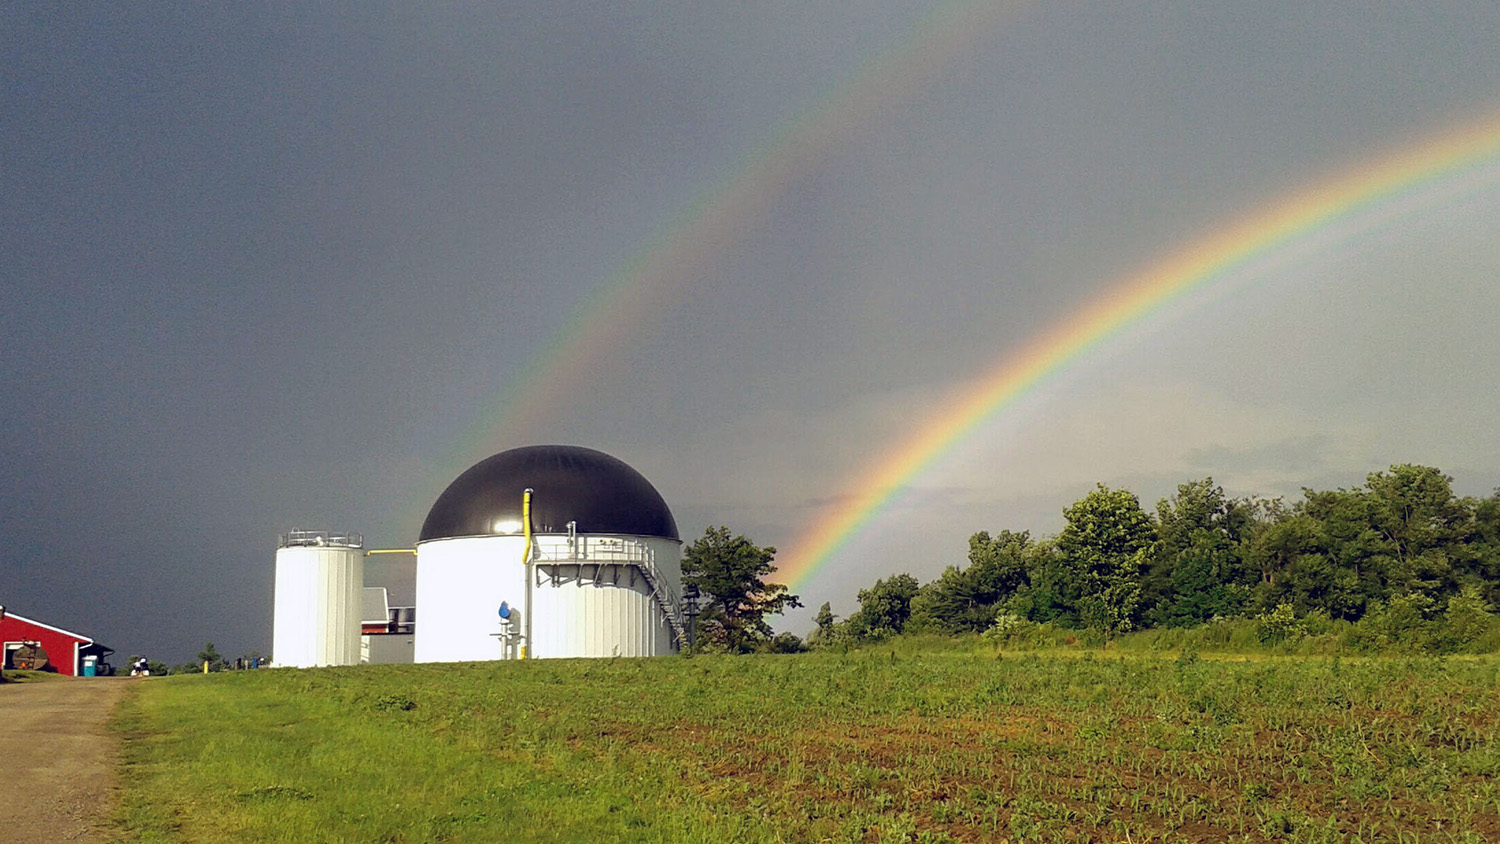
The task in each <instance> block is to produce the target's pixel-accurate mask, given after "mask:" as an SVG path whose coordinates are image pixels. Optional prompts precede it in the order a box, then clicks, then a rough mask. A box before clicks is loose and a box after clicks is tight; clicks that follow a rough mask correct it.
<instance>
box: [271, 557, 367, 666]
mask: <svg viewBox="0 0 1500 844" xmlns="http://www.w3.org/2000/svg"><path fill="white" fill-rule="evenodd" d="M363 547H364V542H363V540H362V539H361V538H360V536H359V535H358V534H349V533H333V532H329V531H307V530H294V531H292V532H290V533H288V534H285V535H284V536H282V537H281V542H280V543H279V547H278V548H277V549H276V599H275V618H274V623H273V627H272V636H271V659H272V661H273V663H274V664H275V665H278V666H287V667H292V668H312V667H315V666H325V665H358V664H359V645H360V613H361V611H362V609H363V605H362V601H361V598H362V592H363V588H364V551H363Z"/></svg>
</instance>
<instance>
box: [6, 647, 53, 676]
mask: <svg viewBox="0 0 1500 844" xmlns="http://www.w3.org/2000/svg"><path fill="white" fill-rule="evenodd" d="M10 664H11V667H12V668H14V669H16V670H17V671H43V670H45V669H46V668H47V652H46V651H45V650H43V649H42V645H41V643H40V642H22V643H21V647H19V648H16V649H15V650H13V651H11V652H10Z"/></svg>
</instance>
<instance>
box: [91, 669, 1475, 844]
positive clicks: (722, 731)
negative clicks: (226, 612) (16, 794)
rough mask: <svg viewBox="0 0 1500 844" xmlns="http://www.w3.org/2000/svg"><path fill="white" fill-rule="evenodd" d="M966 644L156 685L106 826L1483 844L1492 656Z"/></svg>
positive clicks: (265, 831) (174, 830)
mask: <svg viewBox="0 0 1500 844" xmlns="http://www.w3.org/2000/svg"><path fill="white" fill-rule="evenodd" d="M975 647H976V648H977V649H976V650H969V651H964V650H956V649H950V650H946V651H925V652H924V651H916V652H912V649H910V648H905V649H899V650H898V649H892V648H884V649H882V648H875V649H868V650H863V651H856V652H852V653H847V654H838V653H826V652H825V653H813V654H804V655H798V656H750V657H703V656H700V657H695V658H691V659H679V658H662V659H652V660H613V661H581V660H580V661H539V662H529V663H474V664H462V665H419V666H379V667H363V668H346V669H321V670H309V671H291V670H272V671H250V672H242V673H238V674H220V675H213V676H209V677H203V676H182V677H166V678H161V679H153V680H150V681H147V682H144V683H141V684H139V687H138V690H137V691H136V692H135V693H134V694H133V695H132V696H131V698H130V699H129V700H128V701H127V703H126V704H125V706H124V707H123V709H122V711H121V712H120V715H119V716H118V719H117V727H118V729H119V730H120V731H121V732H122V733H123V735H124V736H125V738H126V745H125V776H124V782H123V791H122V795H121V806H120V813H121V815H120V817H121V825H122V833H121V834H122V836H123V837H124V839H125V840H127V841H151V842H154V841H174V842H175V841H184V842H231V841H233V842H254V841H267V842H269V841H276V842H350V844H353V842H360V844H369V842H429V841H452V842H504V841H521V842H525V841H643V842H650V841H663V842H665V841H703V842H710V841H711V842H741V841H751V842H759V841H764V842H773V841H810V842H821V841H860V842H897V841H912V842H922V841H934V842H936V841H1005V840H1010V841H1130V842H1144V841H1195V842H1205V841H1308V842H1314V841H1316V842H1321V841H1341V842H1374V841H1392V842H1397V841H1399V842H1408V841H1409V842H1443V841H1476V842H1477V841H1496V840H1500V745H1497V743H1496V729H1497V724H1500V661H1496V660H1494V659H1489V658H1486V659H1471V660H1457V659H1450V660H1406V659H1370V660H1343V661H1337V660H1329V659H1300V660H1299V659H1284V658H1283V659H1259V660H1253V661H1247V660H1227V659H1226V660H1217V659H1209V658H1202V659H1199V658H1196V657H1191V656H1190V657H1187V658H1181V659H1173V658H1171V657H1153V656H1141V655H1126V656H1121V655H1119V654H1118V653H1115V652H1113V651H1084V652H1069V653H1044V654H1010V653H1007V654H1005V655H1004V656H1003V658H1002V657H1001V656H1000V655H999V654H997V653H995V652H994V651H993V650H989V649H985V648H983V647H982V646H975Z"/></svg>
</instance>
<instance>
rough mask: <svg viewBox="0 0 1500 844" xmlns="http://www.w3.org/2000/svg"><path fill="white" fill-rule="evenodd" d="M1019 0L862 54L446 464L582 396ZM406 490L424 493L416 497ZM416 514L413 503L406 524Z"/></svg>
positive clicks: (434, 481)
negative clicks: (830, 162)
mask: <svg viewBox="0 0 1500 844" xmlns="http://www.w3.org/2000/svg"><path fill="white" fill-rule="evenodd" d="M1028 5H1030V4H1029V3H1026V2H1019V0H953V2H949V3H946V4H944V5H943V6H940V7H939V8H938V9H936V10H935V11H934V12H932V13H931V14H929V15H927V16H925V17H924V18H922V19H921V20H920V21H919V22H918V23H917V24H915V25H914V26H913V27H912V30H911V32H910V33H908V35H907V37H906V38H904V39H903V40H902V41H901V42H900V43H898V44H897V45H895V46H894V47H892V48H891V49H888V50H886V51H884V52H882V53H881V54H879V55H878V56H876V57H874V58H873V59H872V60H870V61H868V62H867V63H866V64H865V65H864V66H863V67H861V68H860V69H859V70H858V71H857V72H856V73H854V74H853V75H852V76H851V77H850V79H849V80H848V81H847V82H845V83H844V84H842V85H839V86H836V87H834V88H832V89H831V90H830V91H829V93H828V94H827V95H825V96H824V97H823V98H821V99H820V100H818V101H816V102H815V103H813V104H812V105H811V106H809V107H808V108H806V109H804V110H803V111H802V112H801V113H799V115H798V116H797V117H796V118H795V119H793V120H792V121H790V122H789V123H787V124H786V125H785V126H784V127H782V128H781V129H780V130H779V131H777V132H774V133H772V134H771V135H770V137H768V138H767V139H766V140H765V141H763V142H762V143H760V144H759V145H757V146H756V147H755V148H754V149H752V150H751V151H750V153H749V154H748V155H747V156H746V157H745V158H744V160H742V161H741V162H740V165H739V167H738V168H737V169H735V170H734V171H733V172H731V173H730V174H729V175H728V176H727V177H725V178H724V179H721V180H720V181H718V182H717V183H715V184H714V185H712V186H711V187H710V188H709V189H708V190H707V191H705V192H704V193H703V194H702V195H701V196H700V197H699V198H698V199H697V200H696V201H694V202H693V203H691V204H690V205H688V206H687V207H686V208H685V209H684V210H683V211H682V213H680V214H678V215H676V216H675V217H673V218H672V219H671V220H669V221H668V224H667V225H665V226H664V227H662V228H661V229H660V231H659V233H658V234H657V235H656V236H654V237H652V238H651V239H650V240H649V241H647V243H646V244H645V245H644V246H643V247H642V248H640V249H639V250H637V251H636V253H635V254H634V255H633V256H632V257H631V259H630V260H629V261H628V262H627V264H626V265H625V266H624V267H622V268H621V269H620V270H619V271H618V272H616V273H614V274H613V275H611V276H610V277H609V278H608V279H606V280H605V281H603V282H602V283H601V284H599V285H598V286H597V287H596V288H595V289H594V290H593V291H592V292H591V293H590V294H589V295H588V297H587V298H586V300H585V302H584V304H583V306H582V307H581V308H580V309H578V310H577V311H576V312H575V313H574V315H573V317H572V318H571V319H569V320H568V321H567V322H566V323H565V324H563V325H562V326H560V327H559V329H558V330H557V331H555V332H553V333H552V335H551V337H550V339H549V340H548V342H547V343H545V344H543V345H542V346H541V347H539V348H538V349H537V350H536V352H535V353H534V354H533V355H532V356H531V359H530V361H528V362H527V363H526V365H525V366H522V367H518V368H517V369H516V372H517V374H516V375H513V376H511V377H510V378H509V379H508V381H507V382H506V384H505V386H504V388H503V389H502V391H501V392H500V393H499V394H498V395H497V396H496V397H495V399H494V400H493V401H492V402H490V403H489V404H488V405H487V406H486V407H485V408H484V409H483V412H482V413H481V414H480V419H481V421H480V422H479V423H478V424H477V425H475V426H474V427H473V428H472V429H471V430H470V431H469V432H468V433H466V434H465V435H464V436H462V437H459V438H458V444H459V448H458V449H457V450H456V452H455V454H454V457H453V461H452V462H453V463H455V464H461V463H463V462H465V461H466V460H468V459H469V457H470V456H471V454H472V453H474V452H486V453H487V452H488V451H491V450H493V449H494V448H495V447H496V446H497V445H500V444H504V443H507V442H508V443H511V444H516V443H520V442H524V441H527V440H528V439H530V438H532V437H536V436H538V435H539V434H541V433H542V432H543V431H545V429H546V423H547V422H548V421H549V420H551V419H553V418H555V417H556V416H557V413H558V410H559V408H560V407H562V406H564V405H566V403H568V402H570V401H576V400H577V397H578V396H580V395H583V394H586V392H587V391H586V387H587V386H588V384H589V383H590V381H591V380H592V379H595V378H598V377H599V373H600V370H602V369H604V368H606V367H607V365H608V361H609V360H610V358H611V356H612V355H613V354H614V353H615V352H617V350H619V349H621V348H624V347H626V346H627V345H628V344H629V342H630V339H631V337H632V335H633V334H635V333H638V332H642V331H646V330H649V329H650V326H651V323H652V321H653V319H655V318H657V317H659V315H660V313H661V312H662V311H663V310H664V309H665V308H664V306H665V305H667V304H669V303H670V302H671V300H672V295H673V294H674V293H678V292H680V291H682V290H684V289H686V288H688V287H690V286H691V285H692V284H693V283H695V282H696V281H698V280H699V279H701V278H702V275H703V273H705V272H707V271H709V270H710V269H711V268H712V266H713V263H714V261H715V260H716V259H717V258H718V257H719V256H721V255H723V254H724V253H725V252H726V250H727V249H729V248H730V247H732V246H733V245H734V244H735V243H736V242H738V240H739V239H740V237H741V235H742V233H743V232H744V231H746V230H747V229H749V228H752V227H753V226H755V225H756V224H757V223H759V222H760V221H761V220H762V219H763V218H764V216H765V215H766V214H767V213H768V212H769V211H770V210H771V209H772V208H773V207H774V204H775V202H776V200H777V198H778V197H780V196H781V195H782V194H783V193H785V191H786V190H787V189H788V188H790V187H791V186H793V185H795V184H796V183H797V180H798V179H800V178H802V177H803V176H805V175H806V174H807V173H809V172H811V171H812V170H813V169H814V168H815V167H816V166H817V165H818V163H819V162H820V161H822V160H823V159H824V158H825V157H826V156H827V155H829V154H832V153H834V152H836V151H837V150H838V149H839V147H840V144H841V143H842V142H843V141H845V140H846V139H847V138H849V137H851V136H852V135H853V134H854V133H856V132H857V131H859V130H860V129H861V128H862V127H864V126H866V125H868V124H870V123H872V122H875V121H877V120H879V119H880V117H881V116H882V115H883V114H885V113H887V112H888V111H889V109H890V108H891V107H892V106H893V105H895V104H897V103H900V102H903V101H905V100H907V99H909V98H911V97H912V96H914V95H915V94H916V93H918V92H919V91H920V90H922V89H923V88H924V87H925V85H926V84H928V82H929V80H930V79H931V78H932V77H934V76H935V75H937V74H938V73H940V72H941V71H942V70H943V68H945V67H947V66H948V65H949V63H950V62H951V61H952V60H953V59H954V58H955V57H957V56H960V55H963V54H964V53H966V52H967V51H968V50H970V49H971V48H972V47H973V45H974V44H975V43H976V42H977V41H979V40H980V39H981V38H982V37H983V36H984V35H985V34H986V33H989V32H993V31H994V30H995V27H996V24H997V23H998V22H999V21H1000V20H1001V19H1002V18H1003V17H1004V16H1005V15H1006V14H1007V13H1009V12H1013V11H1016V10H1018V9H1020V8H1023V7H1025V6H1028ZM451 469H452V466H451V465H450V464H449V462H448V461H433V469H432V471H433V474H432V477H431V478H429V479H428V481H427V483H425V484H424V486H426V487H431V488H433V489H441V488H442V485H443V484H444V483H446V478H447V473H448V472H449V471H451ZM413 500H424V499H423V496H421V495H418V496H414V498H413ZM419 519H420V515H419V514H418V513H417V512H416V511H412V512H409V513H407V514H406V517H405V518H403V519H402V523H404V524H411V523H415V522H416V521H418V520H419Z"/></svg>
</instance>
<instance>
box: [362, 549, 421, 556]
mask: <svg viewBox="0 0 1500 844" xmlns="http://www.w3.org/2000/svg"><path fill="white" fill-rule="evenodd" d="M415 553H417V549H415V548H371V549H370V550H368V551H366V552H365V556H366V557H368V556H370V555H371V554H415Z"/></svg>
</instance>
